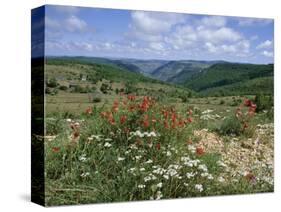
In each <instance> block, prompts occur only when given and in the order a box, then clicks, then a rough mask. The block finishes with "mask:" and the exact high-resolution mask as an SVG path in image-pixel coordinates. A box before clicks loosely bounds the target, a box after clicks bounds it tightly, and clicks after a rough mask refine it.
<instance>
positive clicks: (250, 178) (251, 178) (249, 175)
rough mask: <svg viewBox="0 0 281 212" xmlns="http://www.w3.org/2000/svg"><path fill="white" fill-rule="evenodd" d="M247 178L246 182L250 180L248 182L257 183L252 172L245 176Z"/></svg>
mask: <svg viewBox="0 0 281 212" xmlns="http://www.w3.org/2000/svg"><path fill="white" fill-rule="evenodd" d="M245 178H246V180H248V181H255V179H256V177H255V175H253V174H252V173H251V172H249V173H247V174H246V175H245Z"/></svg>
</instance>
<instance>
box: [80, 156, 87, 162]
mask: <svg viewBox="0 0 281 212" xmlns="http://www.w3.org/2000/svg"><path fill="white" fill-rule="evenodd" d="M79 160H80V161H82V162H85V161H86V160H87V158H86V154H83V155H81V156H80V157H79Z"/></svg>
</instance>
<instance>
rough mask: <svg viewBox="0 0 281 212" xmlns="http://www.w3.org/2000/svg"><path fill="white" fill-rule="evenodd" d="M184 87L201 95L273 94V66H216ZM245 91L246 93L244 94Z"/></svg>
mask: <svg viewBox="0 0 281 212" xmlns="http://www.w3.org/2000/svg"><path fill="white" fill-rule="evenodd" d="M184 85H185V86H186V87H188V88H190V89H192V90H195V91H197V92H201V93H209V94H210V93H213V92H217V91H219V90H225V91H228V90H229V91H230V90H231V91H232V92H235V91H237V92H238V91H239V92H242V93H247V92H249V93H255V92H256V91H258V90H259V91H265V92H269V91H272V92H273V65H272V64H269V65H255V64H238V63H223V64H221V63H220V64H214V65H212V66H210V67H209V68H206V69H204V70H203V71H202V72H200V73H198V74H196V75H194V76H193V77H192V78H190V79H189V80H187V81H186V82H185V83H184ZM244 91H245V92H244Z"/></svg>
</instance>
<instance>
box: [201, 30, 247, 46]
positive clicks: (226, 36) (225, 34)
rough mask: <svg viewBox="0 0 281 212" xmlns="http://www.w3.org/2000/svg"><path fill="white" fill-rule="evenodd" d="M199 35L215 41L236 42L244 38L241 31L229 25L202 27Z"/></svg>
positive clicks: (204, 38)
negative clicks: (217, 27)
mask: <svg viewBox="0 0 281 212" xmlns="http://www.w3.org/2000/svg"><path fill="white" fill-rule="evenodd" d="M198 36H199V37H200V38H201V39H203V40H205V41H210V42H213V43H222V42H235V41H238V40H240V39H241V38H242V36H241V35H240V33H238V32H236V31H235V30H233V29H231V28H228V27H222V28H219V29H215V30H213V29H207V28H200V29H199V31H198Z"/></svg>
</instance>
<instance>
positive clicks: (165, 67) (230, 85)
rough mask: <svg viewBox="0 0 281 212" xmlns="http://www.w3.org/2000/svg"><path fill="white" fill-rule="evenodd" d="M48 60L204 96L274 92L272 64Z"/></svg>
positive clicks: (120, 59) (99, 73)
mask: <svg viewBox="0 0 281 212" xmlns="http://www.w3.org/2000/svg"><path fill="white" fill-rule="evenodd" d="M47 61H49V62H53V63H59V62H65V63H67V64H68V65H69V64H71V63H73V64H74V63H75V64H77V63H78V64H79V63H84V64H91V65H93V67H95V70H99V71H98V72H97V73H98V74H97V75H99V76H100V77H101V78H108V79H114V80H116V79H117V78H118V80H121V81H126V80H128V79H129V81H131V82H136V81H143V82H148V81H149V82H156V83H158V84H159V83H162V84H163V83H164V84H165V83H166V84H167V83H171V84H174V85H178V86H180V87H182V86H183V87H185V88H186V89H187V90H188V91H190V89H191V90H193V91H195V92H199V93H201V94H205V95H236V94H256V93H257V92H259V93H260V92H263V93H273V69H274V67H273V64H268V65H257V64H242V63H230V62H227V61H200V60H198V61H195V60H179V61H168V60H141V59H130V58H128V59H126V58H125V59H124V58H99V57H47Z"/></svg>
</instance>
